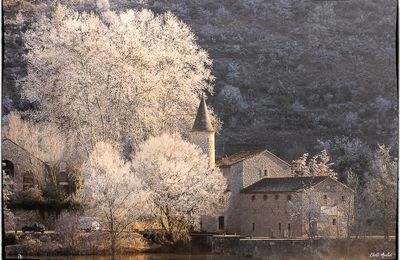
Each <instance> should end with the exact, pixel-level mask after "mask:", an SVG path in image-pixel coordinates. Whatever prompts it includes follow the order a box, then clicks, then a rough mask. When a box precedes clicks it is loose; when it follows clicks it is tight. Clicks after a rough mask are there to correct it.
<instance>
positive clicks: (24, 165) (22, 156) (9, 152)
mask: <svg viewBox="0 0 400 260" xmlns="http://www.w3.org/2000/svg"><path fill="white" fill-rule="evenodd" d="M1 152H2V153H1V154H2V160H9V161H11V162H12V163H13V164H14V179H13V182H14V184H13V185H14V190H18V191H21V190H22V185H23V176H24V175H25V174H26V175H28V176H33V179H34V184H35V185H40V184H41V183H42V182H43V181H44V172H45V166H44V164H43V162H41V161H40V160H38V159H36V158H35V157H33V156H32V155H31V154H29V153H28V152H27V151H25V150H24V149H22V148H21V147H19V146H18V145H16V144H14V143H12V142H11V141H9V140H4V141H3V142H2V146H1Z"/></svg>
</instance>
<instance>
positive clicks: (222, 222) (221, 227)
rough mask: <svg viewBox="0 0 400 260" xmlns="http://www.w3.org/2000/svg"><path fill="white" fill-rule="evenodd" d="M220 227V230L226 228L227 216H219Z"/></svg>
mask: <svg viewBox="0 0 400 260" xmlns="http://www.w3.org/2000/svg"><path fill="white" fill-rule="evenodd" d="M218 229H219V230H224V229H225V217H224V216H219V217H218Z"/></svg>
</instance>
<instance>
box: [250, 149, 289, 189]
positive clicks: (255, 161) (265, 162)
mask: <svg viewBox="0 0 400 260" xmlns="http://www.w3.org/2000/svg"><path fill="white" fill-rule="evenodd" d="M242 163H243V187H242V188H246V187H247V186H249V185H251V184H253V183H255V182H257V181H259V180H260V179H262V178H264V177H270V178H271V177H289V176H290V171H291V169H290V165H289V164H287V163H285V162H284V161H282V160H281V159H279V158H277V157H276V156H275V155H273V154H271V153H269V152H267V151H265V152H263V153H260V154H258V155H256V156H253V157H251V158H249V159H247V160H244V161H243V162H242ZM265 170H267V174H268V176H262V175H260V171H261V172H262V173H264V171H265Z"/></svg>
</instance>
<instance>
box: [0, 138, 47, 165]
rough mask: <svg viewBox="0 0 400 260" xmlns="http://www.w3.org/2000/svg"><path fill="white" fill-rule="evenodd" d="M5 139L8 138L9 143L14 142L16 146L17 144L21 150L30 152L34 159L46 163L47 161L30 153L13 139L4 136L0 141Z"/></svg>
mask: <svg viewBox="0 0 400 260" xmlns="http://www.w3.org/2000/svg"><path fill="white" fill-rule="evenodd" d="M6 140H8V141H10V142H11V143H13V144H15V145H16V146H18V147H19V148H21V149H22V150H24V151H25V152H27V153H28V154H30V155H31V156H32V157H34V158H35V159H37V160H39V161H41V162H42V163H44V164H46V165H47V163H46V162H45V161H43V160H42V159H40V158H39V157H37V156H36V155H34V154H32V153H31V152H29V151H28V150H27V149H26V148H25V147H23V146H22V145H20V144H18V143H16V142H14V141H13V140H11V139H10V138H8V137H4V138H3V139H2V140H1V141H2V142H3V141H6Z"/></svg>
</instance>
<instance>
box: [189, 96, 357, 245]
mask: <svg viewBox="0 0 400 260" xmlns="http://www.w3.org/2000/svg"><path fill="white" fill-rule="evenodd" d="M190 141H191V142H192V143H194V144H196V145H197V146H199V147H200V148H201V149H202V151H203V153H204V154H206V155H208V159H209V167H210V168H213V167H219V168H220V170H221V172H222V174H223V176H224V177H225V178H226V180H227V187H228V188H227V191H226V195H227V196H226V197H227V201H226V202H225V205H224V206H221V208H219V209H218V210H217V212H215V214H214V215H212V216H202V217H201V230H202V231H204V232H210V233H226V234H247V235H253V236H269V237H272V236H274V237H285V236H286V237H289V236H296V237H303V236H304V234H305V233H307V232H310V230H309V229H308V228H307V226H306V225H305V223H304V221H305V220H304V219H305V215H304V213H305V211H304V210H305V209H307V207H308V205H306V203H305V201H307V200H306V198H308V197H309V196H311V195H312V196H314V195H315V198H320V197H321V196H323V197H324V196H326V199H322V200H321V202H317V203H316V204H315V203H312V205H316V206H317V209H318V210H314V211H315V212H314V211H312V213H313V216H312V217H313V218H316V217H315V215H316V214H317V213H318V212H319V213H318V214H319V215H318V218H317V220H316V221H313V222H312V223H311V222H310V225H309V226H311V225H313V226H312V227H313V228H314V230H311V231H313V232H314V231H315V230H317V231H318V232H317V233H318V234H317V235H322V233H323V232H325V233H327V234H328V235H329V236H346V235H347V227H348V225H349V223H350V221H351V219H352V213H351V212H352V210H353V201H354V195H353V191H352V190H351V189H349V188H348V187H346V186H345V185H343V184H342V183H340V182H338V181H336V180H334V179H332V178H329V177H327V176H322V177H313V178H312V179H307V177H291V176H292V175H291V166H290V164H288V163H287V162H285V161H284V160H282V159H280V158H279V157H277V156H276V155H274V154H273V153H271V152H269V151H268V150H265V149H263V150H256V151H247V152H240V153H237V154H233V155H230V156H227V157H224V158H222V159H220V160H215V144H214V142H215V131H214V128H213V126H212V124H211V120H210V116H209V114H208V110H207V105H206V102H205V100H204V97H202V99H201V102H200V106H199V109H198V111H197V115H196V119H195V121H194V124H193V128H192V130H191V132H190ZM277 180H280V183H279V185H278V186H279V187H282V188H278V186H276V185H277ZM266 182H267V183H266ZM303 182H304V183H305V186H301V185H300V184H302V185H303V184H304V183H303ZM296 183H297V184H298V185H300V186H296V185H294V184H296ZM264 184H265V185H266V187H267V189H265V190H262V189H261V190H260V191H255V190H254V189H255V188H257V187H258V185H261V186H263V185H264ZM271 185H272V186H274V185H275V186H276V187H275V186H274V187H275V188H272V190H270V187H272V186H271ZM307 185H308V186H307ZM285 187H286V188H285ZM328 187H329V188H328ZM274 189H276V190H274ZM329 189H330V190H329ZM253 191H254V192H253ZM313 193H316V194H313ZM259 196H262V197H263V198H270V199H269V200H267V199H265V200H264V199H260V198H258V200H252V199H251V198H253V197H254V198H256V197H259ZM249 198H250V199H249ZM271 198H277V199H274V200H272V199H271ZM284 198H286V200H285V199H284ZM288 198H290V203H291V204H292V205H293V206H291V209H293V212H290V211H289V203H288ZM342 198H343V200H342ZM221 204H222V203H221ZM344 205H346V208H343V207H344ZM296 211H297V213H298V214H297V218H298V220H295V221H293V217H291V214H292V215H294V213H296ZM321 212H322V213H323V214H322V213H321ZM314 213H315V214H314ZM345 216H347V220H346V218H345ZM289 218H290V219H289ZM275 220H276V221H278V222H276V221H275ZM279 221H280V222H279ZM275 222H276V223H275ZM328 223H332V225H328ZM343 227H345V228H343Z"/></svg>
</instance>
